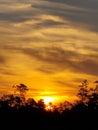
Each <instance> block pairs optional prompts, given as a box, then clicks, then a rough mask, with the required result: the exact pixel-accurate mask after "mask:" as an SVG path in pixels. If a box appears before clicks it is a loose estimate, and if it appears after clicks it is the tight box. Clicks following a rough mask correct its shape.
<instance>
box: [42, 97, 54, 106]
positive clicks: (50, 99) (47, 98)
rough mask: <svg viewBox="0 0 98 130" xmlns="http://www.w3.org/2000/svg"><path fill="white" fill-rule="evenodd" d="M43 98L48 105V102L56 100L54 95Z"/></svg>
mask: <svg viewBox="0 0 98 130" xmlns="http://www.w3.org/2000/svg"><path fill="white" fill-rule="evenodd" d="M43 99H44V103H45V104H46V105H49V103H53V102H54V101H55V100H56V99H55V98H54V97H48V96H45V97H43Z"/></svg>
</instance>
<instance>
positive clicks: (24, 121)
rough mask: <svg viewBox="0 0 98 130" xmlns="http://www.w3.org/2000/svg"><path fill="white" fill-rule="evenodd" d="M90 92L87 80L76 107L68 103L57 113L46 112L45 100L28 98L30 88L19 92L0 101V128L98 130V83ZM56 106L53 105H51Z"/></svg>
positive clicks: (22, 86) (24, 88)
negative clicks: (26, 96)
mask: <svg viewBox="0 0 98 130" xmlns="http://www.w3.org/2000/svg"><path fill="white" fill-rule="evenodd" d="M95 83H96V86H95V87H94V88H89V86H88V81H87V80H85V81H83V82H82V84H81V85H80V86H79V91H78V93H77V96H78V97H79V99H80V100H79V101H77V102H76V103H75V104H71V103H70V102H67V101H66V102H64V104H60V106H59V107H54V109H53V111H46V110H45V104H44V101H43V100H42V99H40V100H39V101H38V102H36V101H35V100H34V99H32V98H29V99H26V98H25V94H26V91H27V90H28V89H27V86H25V85H24V84H20V85H18V86H16V87H15V88H16V89H17V91H18V92H19V94H18V95H17V94H12V95H4V96H3V97H1V99H0V127H1V128H2V129H13V130H14V129H17V130H23V129H27V130H31V129H32V130H52V129H54V130H98V85H97V83H98V82H95ZM17 87H18V88H17ZM51 105H52V104H51Z"/></svg>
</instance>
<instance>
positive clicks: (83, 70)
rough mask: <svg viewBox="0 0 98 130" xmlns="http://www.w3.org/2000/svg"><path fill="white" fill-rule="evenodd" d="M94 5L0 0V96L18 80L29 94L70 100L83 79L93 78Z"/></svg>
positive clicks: (97, 20)
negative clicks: (26, 87)
mask: <svg viewBox="0 0 98 130" xmlns="http://www.w3.org/2000/svg"><path fill="white" fill-rule="evenodd" d="M92 3H93V4H92ZM93 5H95V6H93ZM96 5H98V2H97V1H96V0H91V1H90V0H88V2H85V0H83V1H82V2H81V1H80V0H79V1H78V2H77V0H75V1H74V2H73V0H69V1H67V0H66V1H65V0H61V1H58V0H37V1H33V0H29V1H28V0H27V1H26V0H25V1H23V0H21V2H20V1H19V0H14V2H13V1H12V0H0V95H2V94H7V93H11V92H13V89H12V86H13V85H15V84H20V83H24V84H25V85H27V86H28V88H29V91H28V96H29V97H33V98H35V99H38V98H42V97H45V96H46V97H47V96H49V97H53V98H55V99H56V100H58V99H60V100H63V99H68V100H69V99H70V100H71V99H74V97H75V95H76V93H77V91H78V89H79V88H78V85H79V84H80V83H81V82H82V81H83V80H84V79H88V80H89V81H90V82H91V83H92V82H94V81H95V80H97V76H98V17H97V16H98V8H97V7H96Z"/></svg>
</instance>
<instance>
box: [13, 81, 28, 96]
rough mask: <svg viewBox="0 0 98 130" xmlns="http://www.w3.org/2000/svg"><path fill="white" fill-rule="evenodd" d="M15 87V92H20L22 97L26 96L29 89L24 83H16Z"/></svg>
mask: <svg viewBox="0 0 98 130" xmlns="http://www.w3.org/2000/svg"><path fill="white" fill-rule="evenodd" d="M13 88H15V90H16V91H15V93H19V95H20V97H25V94H26V92H27V91H28V88H27V86H26V85H24V84H19V85H14V86H13Z"/></svg>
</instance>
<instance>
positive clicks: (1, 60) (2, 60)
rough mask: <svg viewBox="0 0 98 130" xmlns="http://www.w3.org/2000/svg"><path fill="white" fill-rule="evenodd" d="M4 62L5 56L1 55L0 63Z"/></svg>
mask: <svg viewBox="0 0 98 130" xmlns="http://www.w3.org/2000/svg"><path fill="white" fill-rule="evenodd" d="M4 63H5V58H4V57H3V56H0V64H4Z"/></svg>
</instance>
